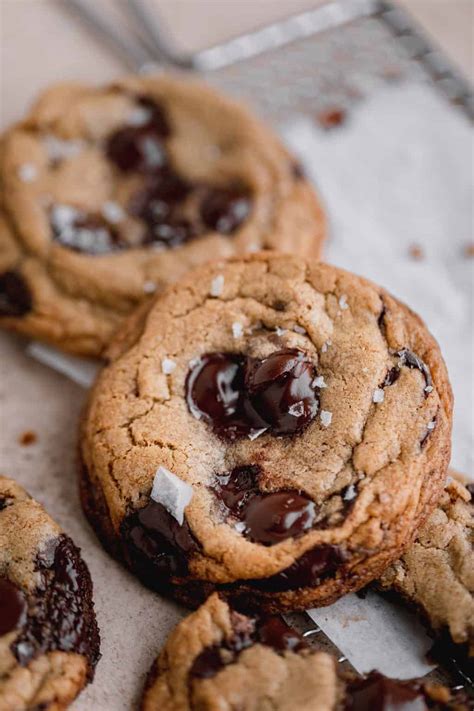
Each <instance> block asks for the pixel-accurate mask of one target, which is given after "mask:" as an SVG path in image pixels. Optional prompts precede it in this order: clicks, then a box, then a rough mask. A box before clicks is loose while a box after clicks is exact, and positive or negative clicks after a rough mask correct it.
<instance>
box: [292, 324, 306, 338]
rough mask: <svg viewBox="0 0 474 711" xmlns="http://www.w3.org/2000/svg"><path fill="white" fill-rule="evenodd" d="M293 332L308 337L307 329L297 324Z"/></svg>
mask: <svg viewBox="0 0 474 711" xmlns="http://www.w3.org/2000/svg"><path fill="white" fill-rule="evenodd" d="M293 331H294V332H295V333H301V335H303V336H304V335H306V329H305V328H303V326H298V324H296V326H293Z"/></svg>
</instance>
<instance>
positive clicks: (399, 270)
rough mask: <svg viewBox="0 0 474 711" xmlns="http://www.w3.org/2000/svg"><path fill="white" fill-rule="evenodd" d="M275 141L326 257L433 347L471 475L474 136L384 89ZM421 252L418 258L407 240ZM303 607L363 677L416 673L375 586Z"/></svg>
mask: <svg viewBox="0 0 474 711" xmlns="http://www.w3.org/2000/svg"><path fill="white" fill-rule="evenodd" d="M282 133H283V137H284V138H285V140H286V141H287V143H288V144H289V145H290V147H291V148H292V149H293V150H294V151H295V153H297V154H298V155H299V156H300V158H301V160H302V162H303V164H304V166H305V169H306V171H307V173H308V175H309V176H310V177H311V178H312V179H313V180H314V181H315V182H316V184H317V185H318V189H319V191H320V193H321V194H322V197H323V199H324V201H325V203H326V206H327V210H328V214H329V216H330V223H331V239H330V241H329V243H328V245H327V248H326V253H325V257H326V259H327V260H328V261H330V262H332V263H334V264H336V265H338V266H342V267H344V268H346V269H349V270H351V271H354V272H356V273H359V274H361V275H363V276H366V277H369V278H371V279H373V280H374V281H376V282H378V283H380V284H383V285H384V286H385V287H386V288H388V289H389V290H390V291H392V292H393V293H394V294H395V295H396V296H398V297H399V298H401V299H402V300H403V301H406V302H407V303H408V304H409V305H410V306H411V307H412V308H414V309H415V310H416V311H418V313H420V315H421V316H422V317H423V318H424V319H425V321H426V322H427V324H428V326H429V328H430V330H431V331H432V332H433V333H434V335H435V336H436V337H437V339H438V340H439V342H440V345H441V348H442V351H443V353H444V356H445V358H446V361H447V364H448V369H449V372H450V377H451V381H452V385H453V389H454V393H455V398H456V410H455V421H454V433H453V466H454V467H455V468H456V469H459V470H460V471H462V472H464V473H466V474H467V475H468V476H472V474H471V472H473V469H474V468H473V456H474V447H473V444H474V442H473V438H474V434H473V432H474V430H473V412H472V396H473V392H472V388H473V367H474V366H473V364H474V358H473V341H472V295H473V276H474V272H473V262H474V260H472V259H471V260H469V259H468V258H466V256H465V254H464V250H465V248H466V245H467V244H468V243H470V242H471V241H472V222H473V220H472V205H473V191H472V188H473V176H472V153H471V152H470V150H469V149H470V146H472V131H471V127H470V124H469V123H468V122H467V120H466V119H465V117H464V116H463V115H462V114H461V113H460V112H456V111H454V110H453V108H452V107H450V106H449V105H448V104H447V103H446V101H445V99H443V98H441V97H440V96H437V95H436V94H435V93H434V91H433V90H432V89H428V88H427V87H425V86H423V85H415V84H413V85H403V86H399V87H393V88H388V89H386V90H384V91H383V92H380V93H378V94H377V95H376V96H374V97H372V98H370V99H369V100H367V101H366V102H365V103H363V104H360V106H359V107H358V108H357V109H354V111H353V113H352V114H351V116H350V117H349V120H348V123H347V124H346V125H343V126H341V127H339V128H337V129H334V130H333V131H330V132H327V131H324V130H322V129H321V128H319V127H318V125H317V124H316V123H313V122H311V121H309V120H307V119H305V120H298V121H295V122H292V123H291V124H290V125H288V126H285V127H284V128H283V130H282ZM414 244H416V245H419V246H420V247H421V249H422V251H423V253H424V259H422V260H420V261H415V260H413V258H411V257H410V255H409V250H410V247H411V246H413V245H414ZM28 350H29V353H30V355H32V356H33V357H35V358H37V359H38V360H40V361H41V362H42V363H45V364H47V365H49V366H51V367H53V368H56V370H59V371H60V372H61V373H64V374H65V375H67V376H68V377H70V378H71V379H72V380H74V381H75V382H77V383H78V384H79V385H82V386H84V387H88V386H89V385H90V383H91V382H92V381H93V379H94V375H95V372H96V370H97V368H98V366H97V364H95V363H91V362H90V361H86V360H84V359H80V358H74V357H72V356H65V355H63V354H61V353H59V352H58V351H55V349H53V348H50V347H49V346H43V345H40V344H33V345H31V346H30V347H29V349H28ZM309 614H310V615H311V617H312V618H313V620H315V621H316V622H317V624H318V625H320V627H321V628H322V629H323V631H324V632H325V633H326V634H327V635H328V636H329V637H330V638H331V639H332V641H333V642H334V643H335V644H336V645H337V646H338V647H339V649H340V650H341V651H342V652H343V653H344V655H345V656H346V657H347V658H348V659H349V661H350V662H351V663H352V664H353V666H354V667H355V668H356V669H357V670H358V671H359V672H367V671H370V670H371V669H373V668H378V669H379V670H381V671H382V672H384V673H385V674H387V675H389V676H394V677H399V678H409V677H415V676H419V675H423V674H425V673H427V672H428V671H429V669H430V668H431V667H429V665H428V664H427V663H426V661H425V659H424V653H425V651H426V650H427V649H428V648H429V646H430V640H429V639H428V638H427V636H426V634H425V632H424V630H423V628H422V627H421V625H420V624H419V623H418V622H417V620H416V619H415V618H414V617H411V616H410V615H408V614H407V613H406V612H404V611H402V610H401V609H400V608H398V607H396V606H394V605H392V604H391V603H389V602H387V601H386V600H384V599H382V598H381V597H380V596H378V595H377V594H375V593H371V594H369V595H368V596H367V598H366V599H365V600H361V599H359V598H358V597H357V596H355V595H349V596H346V597H345V598H343V599H341V600H339V601H338V602H337V603H336V604H334V605H332V606H330V607H328V608H323V609H318V610H310V611H309Z"/></svg>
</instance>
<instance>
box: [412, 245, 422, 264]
mask: <svg viewBox="0 0 474 711" xmlns="http://www.w3.org/2000/svg"><path fill="white" fill-rule="evenodd" d="M408 254H409V255H410V257H411V258H412V259H416V260H417V261H418V262H420V261H421V260H422V259H424V258H425V253H424V252H423V250H422V248H421V247H420V245H419V244H412V245H411V247H410V248H409V250H408Z"/></svg>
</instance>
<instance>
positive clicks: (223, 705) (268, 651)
mask: <svg viewBox="0 0 474 711" xmlns="http://www.w3.org/2000/svg"><path fill="white" fill-rule="evenodd" d="M141 708H142V711H190V710H191V709H200V710H201V711H217V710H218V709H228V710H229V711H231V709H235V710H236V709H238V710H239V711H337V710H338V711H342V709H346V710H347V711H368V710H369V709H372V710H374V711H375V709H376V710H377V711H390V710H391V709H395V708H396V709H397V711H425V710H426V711H427V709H428V708H431V709H453V710H454V709H456V710H457V711H468V708H469V706H468V702H467V700H466V699H465V697H463V696H462V695H459V696H457V695H456V693H455V692H454V693H453V692H451V691H450V690H449V689H447V688H446V687H443V686H438V685H431V684H428V683H424V682H423V680H421V681H417V680H413V681H397V680H395V679H389V678H387V677H385V676H383V675H382V674H380V673H378V672H372V673H371V674H369V675H368V676H367V677H356V676H355V675H349V674H347V673H346V674H341V673H339V670H338V665H337V662H336V660H335V659H334V658H333V657H331V656H330V655H329V654H326V653H325V652H321V651H316V650H315V649H314V648H311V647H310V646H309V645H308V643H307V642H306V641H305V639H304V638H302V637H301V636H300V635H299V634H298V633H296V632H295V631H294V630H293V629H291V627H289V626H288V625H286V623H285V622H284V621H283V620H282V618H281V617H275V616H274V617H271V616H259V617H249V616H248V615H243V614H240V613H239V612H237V611H235V610H233V609H231V608H230V607H229V606H228V605H227V604H226V603H225V602H224V601H223V600H222V599H220V598H219V596H218V595H215V594H214V595H212V596H211V597H210V598H209V599H208V600H207V601H206V603H205V604H204V605H202V607H200V608H199V609H198V610H197V611H196V612H194V613H193V614H192V615H189V617H187V618H186V619H184V620H183V621H182V622H180V624H179V625H178V626H177V627H176V628H175V630H174V631H173V632H172V633H171V635H170V636H169V638H168V640H167V642H166V644H165V646H164V648H163V650H162V651H161V654H160V655H159V657H158V659H157V660H156V661H155V663H154V664H153V666H152V668H151V670H150V673H149V675H148V680H147V684H146V688H145V690H144V694H143V699H142V706H141Z"/></svg>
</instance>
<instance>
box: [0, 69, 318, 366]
mask: <svg viewBox="0 0 474 711" xmlns="http://www.w3.org/2000/svg"><path fill="white" fill-rule="evenodd" d="M0 186H1V187H0V191H1V194H0V200H1V208H2V215H1V216H0V324H1V325H2V326H4V327H6V328H11V329H14V330H16V331H20V332H22V333H25V334H27V335H30V336H34V337H37V338H40V339H45V340H47V341H50V342H52V343H54V344H56V345H57V346H60V347H61V348H63V349H66V350H68V351H71V352H73V353H79V354H85V355H95V356H98V355H101V354H102V352H103V350H104V348H105V347H106V346H107V344H108V342H109V340H110V338H111V335H112V333H113V332H114V331H115V329H116V328H117V326H118V325H119V323H120V322H121V320H122V319H123V317H124V316H125V315H126V314H128V313H130V312H131V311H132V310H133V309H134V308H135V307H136V306H137V305H138V304H139V303H141V302H142V301H143V300H145V299H146V298H149V296H150V294H151V293H154V292H158V291H160V290H161V289H162V288H163V286H164V285H166V284H169V283H170V282H173V281H175V280H176V279H178V278H179V277H180V276H182V275H183V274H184V273H185V272H186V271H187V270H188V269H189V268H190V267H192V266H195V265H197V264H201V263H203V262H206V261H208V260H209V258H220V257H222V258H224V257H227V256H232V255H241V254H244V253H246V252H252V251H257V250H260V249H281V250H283V251H288V252H295V253H299V254H302V255H305V256H308V257H311V258H318V257H319V255H320V251H321V244H322V241H323V239H324V236H325V218H324V215H323V212H322V208H321V206H320V203H319V201H318V198H317V197H316V195H315V193H314V190H313V188H312V187H311V185H310V184H309V182H308V181H307V180H306V179H305V177H304V175H303V174H302V172H301V169H300V167H299V166H298V165H297V164H296V163H295V161H294V159H293V158H292V157H291V156H290V155H289V154H288V152H287V151H286V149H285V148H284V147H283V146H282V144H281V143H280V141H279V140H278V139H277V138H276V136H275V135H274V134H273V133H272V131H271V130H270V129H269V128H268V127H266V126H263V125H262V124H261V123H260V122H259V121H258V120H257V119H256V118H254V117H253V116H252V115H251V114H250V113H249V112H247V111H246V110H245V109H244V108H242V107H241V106H240V105H239V104H236V103H234V102H232V101H230V100H229V99H227V98H224V97H223V96H221V95H220V94H218V93H216V92H214V91H213V90H212V89H211V88H209V87H207V86H206V85H204V84H202V83H198V82H194V81H190V80H184V79H182V78H180V79H178V78H176V77H175V78H173V77H169V76H168V77H166V76H163V75H160V76H158V77H156V76H155V77H151V76H146V77H145V76H141V77H138V76H137V77H133V76H132V77H127V78H124V79H123V80H121V81H117V82H115V83H114V84H113V85H110V86H105V87H101V88H97V87H89V86H82V85H78V84H74V85H73V84H64V85H59V86H55V87H53V88H51V89H49V90H48V91H46V92H45V93H44V94H43V95H42V96H41V97H40V98H39V99H38V100H37V102H36V103H35V105H34V106H33V108H32V109H31V111H30V113H29V114H28V115H27V116H26V118H25V119H24V120H23V121H22V122H21V123H19V124H18V125H15V126H13V128H11V129H10V130H9V131H8V132H7V133H6V135H5V136H4V137H3V140H2V146H1V152H0Z"/></svg>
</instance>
